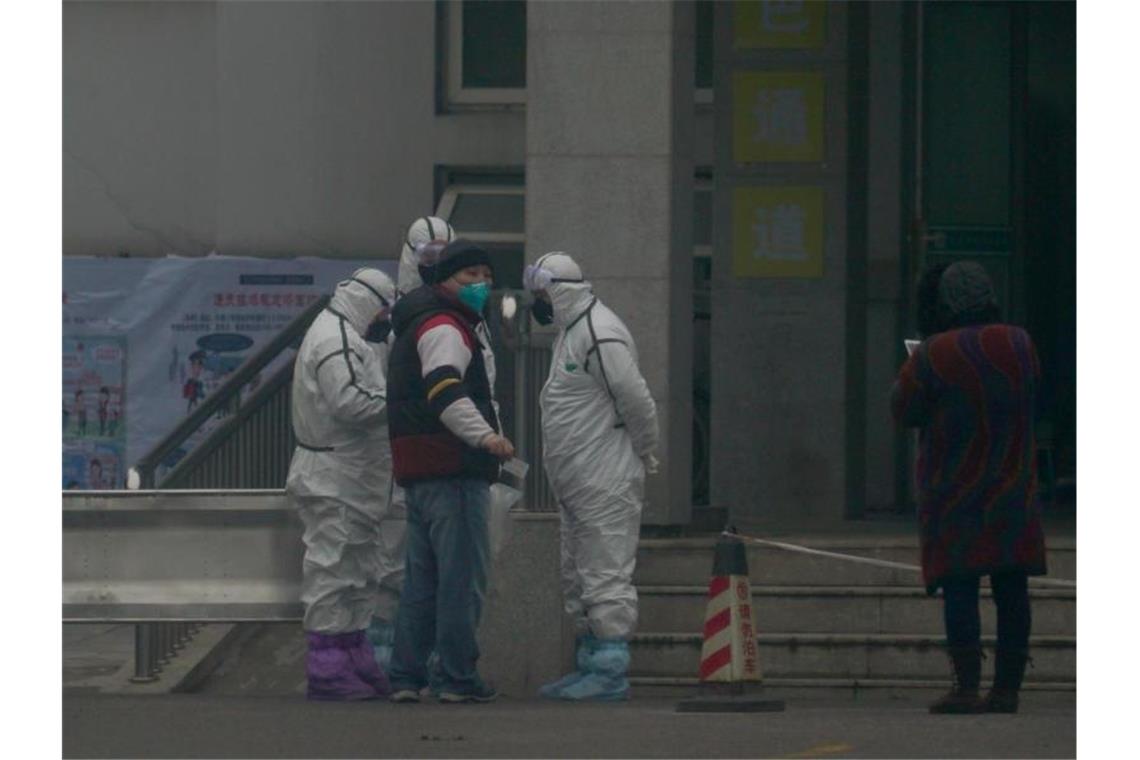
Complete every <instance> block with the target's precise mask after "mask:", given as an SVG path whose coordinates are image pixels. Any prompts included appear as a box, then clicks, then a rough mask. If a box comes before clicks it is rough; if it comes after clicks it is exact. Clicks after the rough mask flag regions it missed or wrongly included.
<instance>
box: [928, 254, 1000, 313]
mask: <svg viewBox="0 0 1140 760" xmlns="http://www.w3.org/2000/svg"><path fill="white" fill-rule="evenodd" d="M997 308H998V302H997V296H996V295H995V294H994V286H993V282H991V281H990V276H989V275H988V274H987V273H986V270H985V267H983V266H982V265H981V264H979V263H977V262H976V261H956V262H954V263H953V264H951V265H950V266H949V267H947V268H946V271H945V272H943V273H942V277H941V279H940V280H939V281H938V310H939V312H940V316H941V317H942V319H943V322H944V324H945V325H947V326H949V325H963V324H972V323H978V322H980V321H984V317H985V316H987V315H990V314H992V313H994V312H996V311H997Z"/></svg>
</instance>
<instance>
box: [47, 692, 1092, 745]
mask: <svg viewBox="0 0 1140 760" xmlns="http://www.w3.org/2000/svg"><path fill="white" fill-rule="evenodd" d="M676 703H677V700H676V698H666V697H660V696H655V697H644V698H635V699H634V700H633V701H631V702H628V703H620V704H583V705H576V704H561V703H550V702H545V701H539V700H537V699H535V700H517V699H509V698H503V699H500V700H499V701H498V702H495V703H491V704H484V705H439V704H434V703H431V704H428V703H424V704H418V705H393V704H389V703H386V702H364V703H340V704H338V703H315V702H307V701H305V700H304V699H303V698H300V697H295V696H280V695H270V696H254V695H241V696H218V695H199V694H168V695H155V696H137V697H135V696H119V695H107V694H92V693H82V694H81V693H74V692H72V693H70V694H68V693H65V695H64V698H63V756H64V757H124V758H133V757H148V758H166V757H202V758H207V757H248V758H262V757H277V758H294V757H311V758H324V757H330V758H331V757H425V758H435V757H462V758H466V757H503V758H515V757H607V758H608V757H794V758H837V757H881V758H895V757H907V758H928V757H930V758H935V757H940V758H957V757H991V758H1006V757H1010V758H1012V757H1036V758H1054V757H1056V758H1067V757H1075V756H1076V698H1075V695H1072V694H1065V695H1059V694H1048V695H1047V694H1037V693H1031V694H1028V695H1025V698H1024V702H1023V707H1024V709H1023V711H1022V712H1021V713H1019V714H1017V715H974V716H933V715H929V714H928V713H927V712H926V709H925V704H924V702H922V701H920V700H917V699H914V700H904V701H899V700H895V701H887V700H873V701H860V702H853V701H851V700H846V701H835V700H832V701H815V700H792V699H789V700H788V701H787V709H786V710H785V711H784V712H779V713H753V714H741V713H736V714H723V713H722V714H693V713H684V714H682V713H677V712H675V706H676Z"/></svg>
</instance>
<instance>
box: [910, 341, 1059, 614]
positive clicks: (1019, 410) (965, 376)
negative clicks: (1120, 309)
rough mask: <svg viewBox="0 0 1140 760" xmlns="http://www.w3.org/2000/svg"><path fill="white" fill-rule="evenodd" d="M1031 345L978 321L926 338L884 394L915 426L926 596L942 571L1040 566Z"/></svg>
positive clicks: (1039, 569) (1039, 571)
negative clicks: (917, 435)
mask: <svg viewBox="0 0 1140 760" xmlns="http://www.w3.org/2000/svg"><path fill="white" fill-rule="evenodd" d="M1040 374H1041V369H1040V364H1039V362H1038V359H1037V352H1036V350H1035V349H1034V347H1033V341H1032V340H1031V339H1030V337H1029V335H1028V334H1027V333H1026V332H1025V331H1024V330H1022V329H1021V328H1018V327H1013V326H1011V325H1002V324H990V325H979V326H973V327H966V328H962V329H955V330H950V331H948V332H943V333H938V334H936V335H933V336H931V337H930V338H929V339H927V340H926V341H924V342H923V343H922V344H921V345H919V347H918V348H917V349H915V351H914V353H913V354H912V355H911V356H910V357H909V358H908V359H907V361H906V363H905V364H904V365H903V367H902V369H901V370H900V371H899V376H898V379H897V380H896V382H895V385H894V388H893V389H892V392H891V411H892V413H893V414H894V417H895V420H896V421H898V422H899V423H901V424H903V425H906V426H908V427H917V428H919V452H918V467H917V481H918V501H919V507H918V509H919V533H920V538H921V545H922V574H923V580H924V581H925V584H926V590H927V592H928V593H931V594H933V593H934V592H935V590H937V588H938V587H939V586H940V585H941V584H942V582H943V581H944V580H946V579H948V578H955V577H969V576H981V575H988V574H989V573H992V572H994V571H996V570H1011V569H1021V570H1023V571H1025V572H1026V573H1027V574H1029V575H1043V574H1044V573H1045V538H1044V533H1043V531H1042V527H1041V508H1040V504H1039V502H1038V499H1037V463H1036V446H1035V443H1034V435H1033V418H1034V410H1035V396H1036V390H1037V383H1038V379H1039V377H1040Z"/></svg>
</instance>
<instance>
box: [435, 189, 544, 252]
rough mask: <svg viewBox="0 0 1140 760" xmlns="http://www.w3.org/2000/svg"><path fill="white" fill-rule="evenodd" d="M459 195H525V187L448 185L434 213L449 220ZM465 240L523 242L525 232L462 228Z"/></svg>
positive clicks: (477, 241)
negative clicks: (479, 230) (474, 230)
mask: <svg viewBox="0 0 1140 760" xmlns="http://www.w3.org/2000/svg"><path fill="white" fill-rule="evenodd" d="M460 195H523V196H525V195H526V187H525V186H522V185H463V184H460V185H448V186H447V188H446V189H445V190H444V191H443V195H441V196H440V199H439V205H438V206H436V209H435V215H436V216H438V217H439V218H440V219H446V220H448V221H449V222H450V220H451V214H452V212H453V211H454V210H455V204H456V203H458V202H459V196H460ZM462 235H463V237H464V238H466V239H467V240H471V241H474V242H476V243H525V242H526V232H525V231H524V232H505V231H496V230H490V231H482V232H472V231H468V230H467V229H463V230H462Z"/></svg>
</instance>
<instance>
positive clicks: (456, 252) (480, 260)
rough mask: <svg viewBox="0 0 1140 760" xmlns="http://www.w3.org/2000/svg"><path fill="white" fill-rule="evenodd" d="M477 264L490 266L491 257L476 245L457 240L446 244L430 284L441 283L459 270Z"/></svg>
mask: <svg viewBox="0 0 1140 760" xmlns="http://www.w3.org/2000/svg"><path fill="white" fill-rule="evenodd" d="M477 264H486V265H487V266H491V257H490V256H489V255H488V254H487V251H485V250H484V249H483V248H482V247H481V246H480V245H479V244H478V243H472V242H471V241H470V240H464V239H462V238H457V239H456V240H453V241H451V242H450V243H448V245H447V247H446V248H444V249H443V253H441V254H440V257H439V263H438V264H436V265H435V267H434V271H433V272H432V275H433V277H432V282H433V283H436V282H443V281H444V280H446V279H447V278H448V277H451V275H453V274H455V273H456V272H458V271H459V270H460V269H466V268H467V267H470V266H475V265H477Z"/></svg>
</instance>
